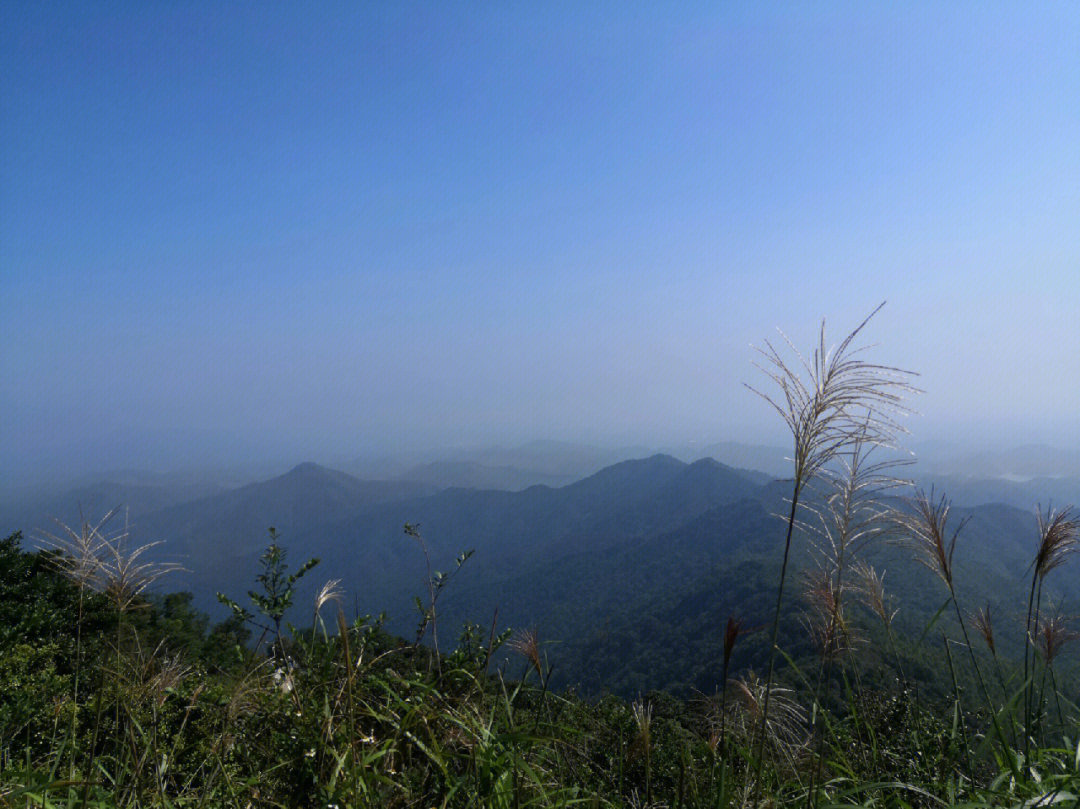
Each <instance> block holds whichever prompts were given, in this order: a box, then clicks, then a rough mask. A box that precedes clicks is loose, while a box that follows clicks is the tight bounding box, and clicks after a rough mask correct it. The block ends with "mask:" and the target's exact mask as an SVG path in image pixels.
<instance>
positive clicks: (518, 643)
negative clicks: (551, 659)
mask: <svg viewBox="0 0 1080 809" xmlns="http://www.w3.org/2000/svg"><path fill="white" fill-rule="evenodd" d="M507 646H509V647H510V650H511V651H513V652H516V653H517V654H519V655H521V656H522V657H523V658H525V659H526V660H527V661H528V662H529V665H530V666H532V668H533V670H535V671H536V673H537V674H538V675H540V678H541V679H543V677H544V671H543V667H542V666H541V664H540V643H539V640H538V639H537V636H536V630H535V629H522V630H521V631H520V632H518V633H517V634H516V635H514V637H513V638H511V639H510V641H509V643H507Z"/></svg>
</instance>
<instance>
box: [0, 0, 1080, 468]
mask: <svg viewBox="0 0 1080 809" xmlns="http://www.w3.org/2000/svg"><path fill="white" fill-rule="evenodd" d="M1078 55H1080V6H1077V5H1075V4H1066V3H1045V4H1044V3H1011V4H996V3H925V4H918V3H905V4H896V3H861V2H860V3H815V4H807V3H791V4H787V3H764V2H763V3H747V4H734V3H731V4H728V3H716V2H708V3H700V4H696V3H655V4H638V3H576V2H575V3H566V4H559V3H518V2H499V3H494V2H492V3H483V2H480V3H450V2H432V3H408V2H402V3H376V2H369V3H342V4H329V3H325V4H324V3H293V4H290V3H228V4H223V3H210V2H204V3H185V2H169V3H108V2H101V3H84V4H75V3H48V2H45V3H39V2H18V1H17V0H10V1H9V2H5V3H4V4H2V7H0V292H2V294H0V371H2V373H0V408H2V409H3V412H4V418H3V419H0V445H2V446H3V448H4V451H3V453H2V456H3V457H2V458H0V472H2V473H3V475H4V476H5V478H4V479H6V480H11V479H13V478H16V477H19V476H33V475H38V474H58V473H59V472H60V471H71V472H72V473H83V472H87V471H93V470H94V469H95V468H109V467H115V466H121V465H138V466H148V467H152V468H156V469H159V470H168V469H171V468H178V467H182V466H184V465H185V464H188V465H190V464H195V463H203V462H214V463H227V462H232V461H239V460H241V459H251V458H256V457H258V458H266V459H270V458H281V459H282V460H285V461H290V462H292V461H299V460H305V459H316V460H317V459H322V458H329V457H339V458H341V457H349V456H351V455H356V456H359V455H362V454H364V453H371V452H391V453H392V452H394V451H398V450H402V449H406V448H408V449H417V448H423V447H425V446H433V447H434V446H466V445H475V446H480V445H494V444H514V443H516V442H524V441H528V440H531V439H536V438H555V439H561V440H570V441H584V442H590V443H595V444H602V445H617V444H620V443H633V444H645V445H663V444H672V443H682V444H686V443H708V442H712V441H719V440H739V441H752V442H763V443H782V442H783V440H784V436H783V432H782V425H781V424H780V422H779V420H778V419H777V418H776V416H775V414H771V413H770V412H769V411H768V409H767V408H766V407H764V406H763V405H762V403H761V401H760V400H758V399H756V398H755V397H754V396H753V394H751V393H750V392H749V391H747V389H746V388H745V387H744V383H752V384H755V383H758V382H760V381H761V380H760V378H759V377H760V374H759V373H758V372H757V371H756V370H755V369H754V367H753V364H752V361H753V359H754V352H753V349H752V346H754V345H757V346H760V345H762V343H763V341H764V340H766V339H774V338H775V337H776V336H777V332H776V329H777V328H778V327H779V328H782V329H783V330H784V332H785V333H786V334H788V335H790V337H791V339H792V340H793V341H794V343H795V344H796V345H798V346H807V347H809V346H810V345H811V344H812V342H813V340H814V337H815V334H816V330H817V328H818V326H819V324H820V322H821V320H822V318H824V319H825V321H826V329H827V335H829V336H830V337H836V338H837V339H839V338H840V337H841V336H842V335H843V334H844V333H845V332H846V331H847V330H849V329H850V328H852V327H854V326H855V325H856V324H857V323H858V322H859V321H860V320H861V319H862V318H863V317H864V316H865V315H866V314H868V313H869V312H870V311H871V310H873V309H874V307H876V306H877V305H878V304H879V303H881V302H882V301H887V304H886V306H885V307H884V308H883V309H882V310H881V312H880V313H879V314H878V315H877V316H875V318H874V319H873V320H872V321H871V323H870V324H869V325H868V327H867V329H866V332H865V334H866V335H867V340H868V341H869V342H872V343H873V344H874V347H873V348H872V349H871V353H869V354H868V355H867V356H869V357H872V358H873V359H875V360H878V361H881V362H884V363H887V364H891V365H896V366H900V367H903V368H907V369H911V370H914V371H918V372H919V373H920V377H919V378H918V380H917V384H918V385H919V386H920V387H921V388H923V389H924V391H925V393H923V394H922V395H921V396H919V397H918V400H917V401H916V402H914V407H915V409H916V410H917V411H918V415H916V416H913V417H912V418H911V419H910V420H909V422H910V423H909V427H910V429H911V430H912V434H913V436H915V437H918V438H919V439H924V440H951V441H962V442H967V443H968V444H970V445H972V446H982V445H990V444H1002V443H1004V444H1019V443H1027V442H1033V441H1039V442H1046V443H1052V444H1055V445H1059V446H1067V447H1072V448H1077V447H1080V351H1078V347H1080V341H1078V339H1077V336H1078V327H1080V58H1078Z"/></svg>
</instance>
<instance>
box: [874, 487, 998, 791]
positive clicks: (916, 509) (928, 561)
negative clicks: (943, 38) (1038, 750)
mask: <svg viewBox="0 0 1080 809" xmlns="http://www.w3.org/2000/svg"><path fill="white" fill-rule="evenodd" d="M950 508H951V503H950V502H949V500H948V498H946V497H945V495H942V496H941V497H940V498H938V499H936V500H935V499H934V493H933V489H931V491H930V494H929V495H927V494H926V492H925V491H923V490H922V489H919V490H917V491H916V493H915V498H914V499H913V500H909V501H908V508H907V509H900V510H896V511H894V512H893V515H892V520H893V522H894V524H895V525H896V528H897V529H898V531H899V533H900V541H901V542H907V543H909V544H910V545H912V546H913V547H914V549H915V555H916V559H917V560H918V561H919V562H920V563H921V564H922V565H923V566H925V567H927V568H928V569H930V570H932V571H933V572H934V573H935V574H936V575H937V576H938V578H940V579H941V580H942V582H944V584H945V586H946V588H948V591H949V599H948V601H947V602H946V604H945V606H947V605H948V603H949V601H951V602H952V605H953V610H954V611H955V613H956V622H957V624H958V625H959V627H960V632H961V634H962V635H963V636H964V646H966V647H967V652H968V659H969V660H970V661H971V668H972V669H973V670H974V672H975V680H976V682H977V683H978V684H979V691H980V693H981V694H982V698H983V702H984V704H985V707H986V710H987V711H988V712H989V713H990V718H991V721H992V723H993V726H994V735H995V736H996V738H997V741H998V743H999V744H1000V745H1001V752H1002V753H1003V754H1004V755H1005V756H1006V757H1007V760H1008V761H1009V762H1010V766H1011V767H1012V768H1013V774H1014V775H1016V774H1018V773H1017V771H1016V760H1015V758H1014V757H1013V755H1012V750H1011V748H1010V747H1009V742H1008V740H1007V739H1006V738H1005V733H1004V731H1003V730H1002V728H1001V723H1000V722H999V721H998V712H997V711H996V710H995V709H994V703H993V700H991V699H990V691H989V689H988V688H987V687H986V679H985V678H984V677H983V673H982V668H981V667H980V666H979V661H978V660H977V659H976V658H975V647H974V646H973V645H972V643H971V636H970V635H969V634H968V628H967V627H968V622H967V621H966V620H964V614H963V612H962V611H961V609H960V601H959V599H958V598H957V596H956V580H955V578H954V575H953V573H954V571H953V556H954V555H955V553H956V540H957V538H958V537H959V536H960V532H961V531H962V530H963V529H964V526H965V525H967V523H968V520H969V519H970V517H965V518H964V519H962V520H960V523H959V524H958V525H957V526H956V528H955V529H954V530H953V531H952V533H951V534H950V533H949V511H950ZM942 637H943V640H944V643H945V649H946V650H948V648H949V642H948V639H947V638H945V637H944V635H943V636H942ZM956 694H957V704H958V705H959V702H960V695H959V691H958V690H957V691H956Z"/></svg>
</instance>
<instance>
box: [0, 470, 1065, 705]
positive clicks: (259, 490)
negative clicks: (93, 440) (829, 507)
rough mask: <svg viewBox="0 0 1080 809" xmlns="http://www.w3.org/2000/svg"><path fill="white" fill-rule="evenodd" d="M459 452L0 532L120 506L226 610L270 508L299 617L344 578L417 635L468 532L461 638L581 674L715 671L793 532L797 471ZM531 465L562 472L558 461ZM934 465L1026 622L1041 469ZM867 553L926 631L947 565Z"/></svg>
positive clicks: (394, 623)
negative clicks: (386, 475) (405, 466)
mask: <svg viewBox="0 0 1080 809" xmlns="http://www.w3.org/2000/svg"><path fill="white" fill-rule="evenodd" d="M553 454H554V453H553ZM489 460H491V461H494V462H498V461H501V460H507V458H505V457H504V458H499V457H493V458H491V459H489ZM519 460H520V458H519ZM583 462H584V461H583ZM448 464H449V465H442V466H430V467H428V468H427V470H426V471H425V470H423V469H417V468H414V470H413V471H412V472H409V473H406V474H398V475H397V477H396V479H393V480H361V479H359V478H356V477H353V476H352V475H349V474H347V473H345V472H342V471H337V470H333V469H329V468H326V467H323V466H319V465H316V464H313V463H304V464H300V465H298V466H296V467H294V468H293V469H291V470H290V471H289V472H287V473H286V474H284V475H281V476H278V477H273V478H270V479H267V480H264V481H261V482H257V483H251V484H248V485H245V486H240V487H237V488H229V489H224V490H223V489H222V488H220V487H217V486H210V485H208V486H204V487H199V486H197V485H195V484H191V483H184V484H182V485H180V484H176V483H172V484H167V483H165V482H159V483H157V484H150V483H141V482H139V481H138V480H128V481H126V482H124V483H118V482H112V483H99V484H96V485H93V486H83V487H80V488H78V489H76V490H73V491H71V492H66V493H63V494H58V495H53V496H52V499H50V498H48V497H44V496H42V497H39V498H38V499H37V500H34V501H27V502H24V503H22V504H21V510H12V509H10V508H9V509H7V510H5V511H4V512H3V513H2V514H0V517H2V520H3V522H2V523H0V527H2V530H3V531H4V533H5V535H6V533H10V532H11V531H13V530H17V529H23V530H24V531H25V532H26V533H27V535H28V536H33V534H34V532H35V529H39V528H45V529H47V530H48V527H49V525H50V523H48V522H47V521H46V522H41V520H44V519H45V509H48V508H55V509H56V511H53V512H52V513H53V514H55V515H57V516H58V517H59V518H60V519H61V520H63V521H65V522H68V523H69V524H77V522H78V520H79V515H78V513H77V509H78V507H79V505H80V504H81V507H82V512H83V514H84V515H85V516H86V517H87V518H88V519H96V518H97V517H99V516H100V515H101V514H102V513H103V512H104V511H106V510H107V509H108V508H111V507H113V506H116V505H119V504H126V505H127V506H128V509H127V512H126V519H127V525H128V527H129V529H130V530H131V532H132V535H133V540H132V541H133V542H134V543H136V544H142V543H146V542H151V541H159V540H161V541H163V544H162V545H160V546H158V547H155V548H154V549H153V553H156V554H158V557H157V558H160V559H168V560H170V561H177V562H180V563H181V564H182V565H183V566H184V567H185V568H186V570H185V571H184V572H182V573H177V574H174V575H172V576H171V577H170V578H169V580H167V581H164V582H163V585H164V586H165V587H166V588H167V589H169V590H188V591H191V592H192V593H193V594H194V596H195V603H196V604H197V605H198V606H200V607H201V608H203V609H206V610H208V611H211V612H212V613H214V614H216V615H218V616H220V615H221V614H222V612H221V611H222V609H223V608H222V607H221V606H220V605H219V604H218V603H217V601H216V598H215V594H216V593H217V592H219V591H220V592H225V593H227V594H229V595H230V596H232V597H233V598H237V599H239V600H241V601H243V600H244V597H243V594H244V593H245V592H246V591H247V590H249V589H251V588H252V586H253V584H254V578H255V575H256V574H257V572H258V560H259V556H260V554H261V553H262V551H263V550H264V548H265V546H266V544H267V541H268V540H267V529H268V528H269V527H270V526H273V527H274V528H275V529H276V531H277V533H278V535H279V537H280V540H281V542H282V543H283V545H284V546H285V547H286V548H287V551H288V554H289V563H290V566H292V567H295V566H297V565H299V564H300V563H302V562H303V561H304V560H306V559H308V558H309V557H318V558H320V559H321V560H322V561H321V564H320V565H319V566H318V567H316V568H315V569H314V570H313V571H312V572H311V573H309V574H308V575H307V577H305V578H304V579H303V580H301V584H302V585H303V586H302V587H301V588H300V589H299V590H298V593H297V601H296V603H297V605H298V606H297V608H296V609H295V610H294V612H293V614H292V615H291V616H290V618H291V620H292V621H293V622H295V623H296V624H298V625H308V624H310V622H311V620H312V615H310V614H308V613H307V611H306V608H304V607H303V605H304V604H310V603H311V598H312V596H313V593H314V591H315V590H316V589H317V588H318V587H319V586H321V585H322V584H323V583H324V582H325V581H326V580H328V579H340V580H341V585H340V587H341V589H342V591H343V598H342V604H341V606H342V607H343V609H344V610H345V612H346V614H347V615H353V614H366V613H378V612H380V611H383V610H385V611H386V612H387V613H388V615H389V624H388V625H389V627H390V628H391V629H393V630H394V631H396V632H399V633H402V634H404V635H406V636H408V635H409V634H410V633H411V632H413V631H414V629H415V626H416V622H417V618H418V616H417V614H416V611H415V607H414V606H413V597H414V596H416V595H421V594H422V593H424V592H425V587H426V585H425V582H426V576H427V566H426V564H427V559H430V562H431V565H432V567H433V569H436V570H447V571H449V570H453V569H454V567H455V562H454V560H455V557H456V556H457V555H458V554H459V553H461V552H463V551H467V550H471V551H473V552H474V553H473V555H472V557H471V558H470V559H469V560H468V562H466V563H465V565H464V566H462V567H461V569H460V570H459V571H457V572H456V573H455V575H454V577H453V579H452V580H451V581H450V582H449V584H448V586H447V588H446V590H445V594H444V595H443V596H442V597H441V601H440V602H439V613H440V636H441V637H442V638H444V639H445V638H453V637H454V636H455V635H456V633H457V629H458V627H460V626H461V625H462V624H463V623H464V622H474V623H480V624H484V625H488V624H490V623H491V622H492V620H493V618H494V617H495V616H496V614H497V622H498V624H499V625H500V626H507V625H509V626H514V627H518V628H524V627H531V628H534V629H535V630H536V631H537V633H538V634H539V636H540V637H541V638H542V639H545V640H547V641H549V642H550V643H549V644H548V645H546V646H545V649H546V652H547V654H548V655H549V658H550V660H551V661H552V662H553V663H554V664H555V665H556V671H557V672H558V675H557V677H558V680H559V682H560V683H561V684H564V685H575V686H576V687H578V688H580V689H582V690H584V691H588V692H599V691H602V690H604V689H612V690H619V691H621V692H624V693H630V694H632V693H634V692H636V691H641V690H645V689H648V688H653V687H666V688H669V689H672V690H679V689H683V690H684V691H685V690H686V689H698V690H706V689H708V688H710V687H712V685H714V684H715V678H716V672H717V671H718V666H719V662H720V660H721V657H720V655H721V647H720V643H721V640H722V628H723V625H724V622H725V621H726V620H727V618H728V617H729V616H732V615H739V616H741V617H743V618H744V619H745V620H746V621H747V623H748V625H754V626H756V625H761V624H764V623H766V622H767V621H768V620H769V617H770V613H769V610H770V609H771V603H772V600H773V599H774V598H775V582H776V579H777V574H778V569H779V560H780V556H781V554H782V547H783V532H782V527H783V526H782V523H781V521H780V520H778V519H776V517H775V516H773V515H775V514H777V513H781V512H783V511H784V507H785V503H784V498H785V497H786V496H787V495H788V494H789V488H790V484H789V483H785V482H783V481H777V480H774V479H773V478H772V477H771V476H770V475H768V474H765V473H762V472H759V471H753V470H747V469H738V468H734V467H731V466H728V465H725V464H723V463H720V462H718V461H716V460H714V459H712V458H702V459H699V460H696V461H694V462H690V463H687V462H685V461H681V460H678V459H676V458H674V457H672V456H670V455H664V454H656V455H651V456H649V457H645V458H638V459H634V460H624V461H620V462H618V463H614V464H611V465H608V466H605V467H603V468H601V469H599V470H598V471H596V472H594V473H592V474H590V475H588V476H586V477H583V478H582V479H580V480H575V481H573V482H570V483H566V484H564V485H558V486H553V485H544V484H534V485H528V486H525V487H524V488H521V489H520V490H513V489H517V487H518V485H522V484H524V483H525V482H526V481H525V479H524V476H521V477H519V478H517V479H513V477H512V476H510V477H511V479H510V480H508V481H507V484H508V485H506V486H505V487H504V488H502V489H494V488H483V487H481V486H479V485H477V486H472V487H464V486H451V487H446V486H444V485H442V484H440V483H439V482H438V481H440V480H444V479H445V477H447V476H449V477H453V476H455V475H457V476H462V475H464V476H466V477H467V478H468V476H469V475H472V476H473V480H474V482H475V483H476V484H481V483H483V482H485V481H488V482H490V481H489V478H490V477H492V476H493V477H495V478H497V479H498V478H499V475H500V474H508V473H507V472H506V469H509V468H516V467H499V466H496V465H493V466H486V465H483V464H479V462H475V463H474V462H472V461H457V462H448ZM454 464H457V465H456V466H454ZM531 468H532V470H533V474H539V473H541V472H544V473H545V474H547V473H550V474H551V475H552V477H553V478H557V477H558V475H557V473H555V472H553V471H552V470H553V469H554V465H550V466H548V467H547V468H546V471H545V470H544V468H543V467H542V465H539V466H538V465H535V464H534V465H533V466H532V467H531ZM413 477H415V478H419V479H411V478H413ZM1053 480H1054V481H1055V482H1056V483H1057V484H1058V485H1059V486H1061V487H1062V489H1061V491H1060V492H1059V491H1056V490H1055V491H1051V494H1057V493H1061V492H1064V493H1067V491H1068V487H1069V486H1070V485H1072V484H1071V483H1069V482H1068V480H1067V479H1066V480H1065V482H1063V481H1062V479H1060V478H1055V479H1053ZM941 481H944V482H947V483H951V484H952V485H958V488H959V489H960V491H961V492H962V493H963V494H964V496H965V497H966V498H967V502H971V503H974V505H972V506H970V507H964V508H960V507H958V508H957V511H956V515H955V519H957V520H960V519H965V518H966V519H967V520H968V522H967V524H966V525H965V527H964V529H963V533H962V536H961V539H960V541H959V543H958V551H957V568H958V575H957V578H958V581H959V588H960V591H961V597H962V599H963V600H964V602H965V604H966V605H967V606H968V607H969V608H974V607H976V606H982V604H983V603H984V602H988V601H989V602H991V603H992V604H994V605H995V606H996V614H998V615H1000V616H1002V617H1003V619H1004V620H1007V621H1014V620H1015V621H1019V616H1020V613H1022V606H1023V605H1024V603H1026V602H1024V593H1023V576H1024V574H1025V569H1026V568H1027V566H1028V565H1029V564H1030V560H1031V556H1032V553H1033V551H1034V542H1035V520H1034V517H1033V515H1032V512H1031V510H1030V508H1029V507H1028V508H1017V507H1016V504H1019V502H1020V500H1021V498H1022V496H1024V495H1025V494H1030V493H1034V492H1033V491H1032V488H1031V487H1033V486H1034V485H1036V484H1037V482H1032V481H1027V482H1024V483H1023V484H1020V483H1016V482H1012V483H1010V482H1002V481H1000V480H999V481H988V482H985V483H981V484H980V483H979V482H978V481H976V480H973V479H964V480H963V481H960V480H958V479H949V478H939V479H938V482H941ZM935 485H937V484H936V483H935ZM995 487H997V488H995ZM1018 487H1020V488H1018ZM1025 487H1027V488H1025ZM1051 488H1052V487H1051ZM1002 493H1004V494H1005V495H1008V497H1005V496H1000V497H999V496H998V495H1000V494H1002ZM987 498H989V501H988V500H987ZM1009 498H1012V499H1013V500H1014V501H1015V503H1014V504H1010V503H1009V502H1008V500H1009ZM995 499H996V500H999V501H1006V502H992V501H993V500H995ZM960 502H962V501H961V500H960V498H958V504H959V503H960ZM64 509H66V510H64ZM73 511H75V512H76V513H74V514H73ZM19 520H23V521H24V522H22V523H21V524H18V523H17V521H19ZM33 520H38V522H33ZM406 523H409V524H411V525H414V526H417V530H418V532H419V534H420V536H421V537H422V538H423V540H424V543H425V547H424V548H422V547H420V545H419V544H418V543H417V541H416V540H415V538H414V537H411V536H407V535H405V533H404V531H403V527H404V525H405V524H406ZM957 524H958V523H957ZM122 525H123V523H122V522H119V523H117V524H116V525H115V526H114V527H117V528H119V527H122ZM806 548H807V544H806V541H805V538H799V537H797V539H796V543H795V552H794V556H793V565H794V568H795V570H796V571H797V570H800V569H806V568H808V567H811V566H812V565H813V558H812V556H811V554H809V552H808V551H807V549H806ZM872 558H873V560H874V562H875V564H876V565H877V566H878V567H879V569H884V570H887V579H886V581H887V583H888V584H889V585H890V587H891V589H892V591H893V593H894V594H895V597H896V603H897V605H898V606H899V608H900V614H899V616H900V617H898V625H899V626H902V627H904V628H906V629H907V630H908V631H910V632H912V633H918V632H919V631H921V629H922V627H924V626H925V625H926V623H927V621H929V620H930V619H931V618H932V617H933V615H934V613H935V611H936V610H937V609H938V607H939V606H940V605H941V602H942V600H943V593H942V591H941V588H940V586H939V583H938V582H936V580H935V579H934V578H933V576H932V575H931V574H930V573H929V572H928V571H927V570H926V569H925V568H923V567H921V566H919V565H918V564H916V562H915V561H914V560H913V558H912V556H911V554H910V553H909V552H907V551H906V550H904V549H900V548H897V547H894V546H882V547H880V548H878V549H877V550H876V551H874V552H873V554H872ZM1075 574H1076V566H1075V565H1074V566H1072V567H1071V568H1066V569H1064V570H1063V571H1061V574H1060V575H1058V576H1057V579H1056V584H1055V586H1056V588H1057V589H1056V590H1055V594H1057V595H1058V597H1061V598H1066V599H1068V601H1067V602H1066V603H1073V604H1075V602H1076V599H1077V597H1080V587H1077V582H1078V581H1080V577H1077V576H1076V575H1075ZM794 581H796V582H798V578H797V577H796V579H794ZM799 589H800V586H799V585H798V584H797V583H796V584H794V585H793V586H792V590H791V592H792V595H791V598H790V600H789V608H790V609H791V610H792V611H798V610H799V609H800V606H799V596H798V593H799ZM786 625H787V626H788V628H786V629H785V632H787V633H788V635H787V637H786V642H787V643H789V644H791V645H792V646H793V647H794V648H798V647H799V644H800V643H802V644H805V642H806V639H805V637H801V635H803V634H804V633H800V631H799V629H798V622H797V621H796V622H786ZM1013 634H1015V633H1013ZM762 645H763V639H762V638H760V637H756V638H755V637H751V638H750V639H749V640H748V641H747V643H746V645H745V655H746V657H745V659H744V660H743V661H742V662H743V663H744V664H745V665H751V664H753V662H754V660H755V659H757V657H755V655H756V656H758V657H760V651H761V648H762V647H763V646H762Z"/></svg>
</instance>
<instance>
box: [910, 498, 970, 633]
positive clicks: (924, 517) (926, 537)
mask: <svg viewBox="0 0 1080 809" xmlns="http://www.w3.org/2000/svg"><path fill="white" fill-rule="evenodd" d="M907 506H908V507H907V508H906V509H900V510H895V511H893V512H892V521H893V523H894V525H895V526H896V528H897V529H898V531H899V532H900V538H901V541H902V542H908V543H909V544H910V545H911V546H912V547H913V548H914V550H915V558H916V559H917V560H918V562H919V563H920V564H922V565H923V566H924V567H926V568H927V569H929V570H931V571H933V573H934V574H935V575H936V576H937V577H938V578H940V579H941V580H942V582H944V583H945V586H946V587H948V589H949V593H950V594H952V593H953V591H954V589H955V588H954V581H953V555H954V554H955V553H956V540H957V538H958V537H959V536H960V532H961V531H962V530H963V529H964V526H965V525H967V522H968V520H969V519H970V517H965V518H964V519H962V520H961V521H960V524H959V525H957V526H956V528H955V529H954V530H953V532H952V534H950V533H949V530H948V522H949V511H950V509H951V508H952V503H951V502H950V501H949V500H948V498H946V497H945V495H942V496H941V497H940V498H937V499H936V500H935V499H934V491H933V489H931V490H930V494H927V493H926V492H925V491H923V490H922V489H919V490H917V491H916V492H915V497H914V498H909V499H908V501H907ZM961 623H962V622H961Z"/></svg>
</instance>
